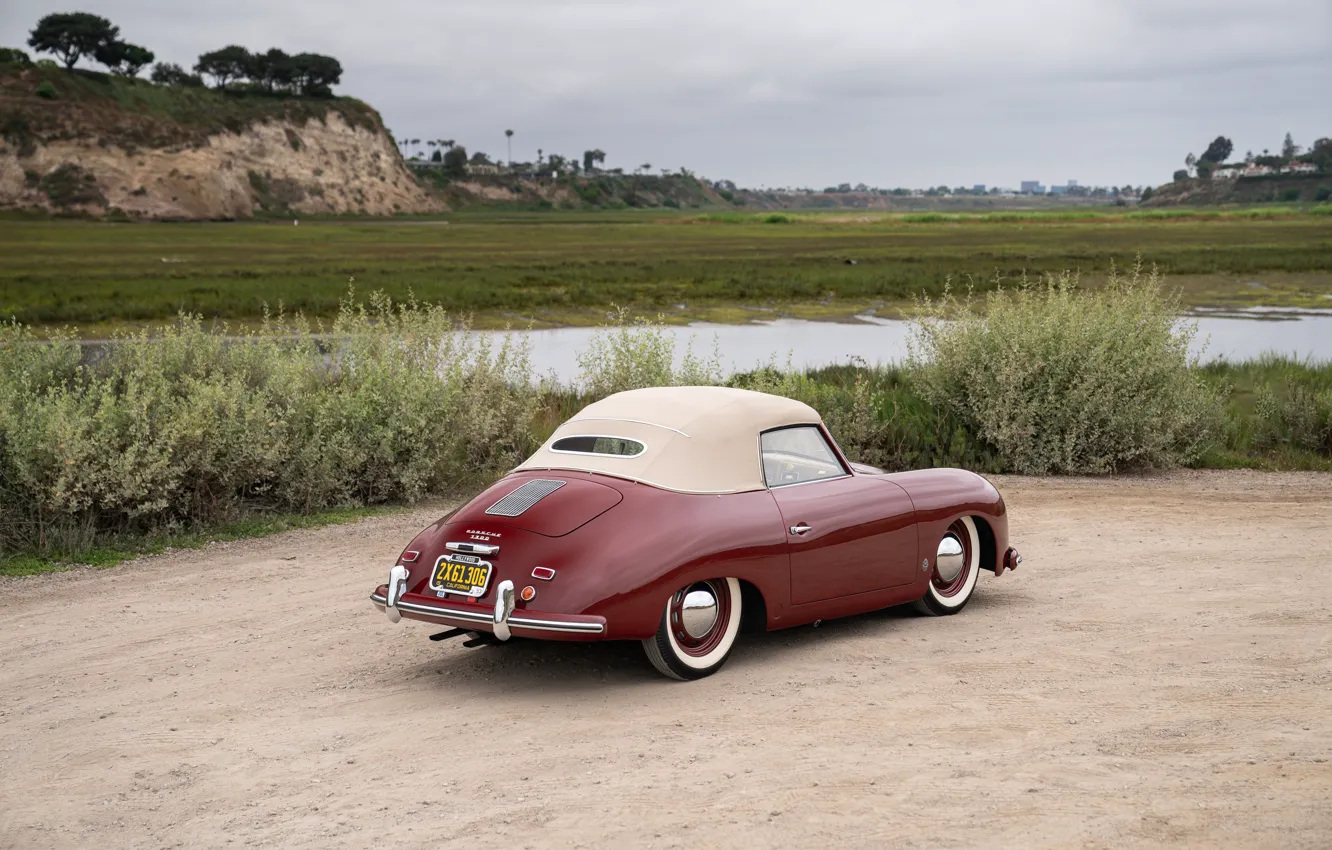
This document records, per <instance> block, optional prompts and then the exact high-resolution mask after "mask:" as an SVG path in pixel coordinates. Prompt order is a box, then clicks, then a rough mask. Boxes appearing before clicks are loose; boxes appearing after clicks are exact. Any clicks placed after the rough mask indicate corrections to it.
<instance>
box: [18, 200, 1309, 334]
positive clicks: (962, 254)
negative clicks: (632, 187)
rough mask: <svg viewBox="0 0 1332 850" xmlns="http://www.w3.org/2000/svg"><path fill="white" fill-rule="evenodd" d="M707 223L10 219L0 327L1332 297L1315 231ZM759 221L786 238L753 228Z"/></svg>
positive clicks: (1183, 221)
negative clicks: (368, 296) (1157, 291)
mask: <svg viewBox="0 0 1332 850" xmlns="http://www.w3.org/2000/svg"><path fill="white" fill-rule="evenodd" d="M719 215H721V216H723V218H721V219H718V220H716V221H714V220H713V219H712V218H709V217H702V218H700V217H698V216H693V217H688V216H683V215H676V216H671V215H665V216H664V215H662V214H660V213H656V214H646V213H644V212H642V211H632V212H626V213H623V214H617V213H605V212H602V213H569V214H563V213H559V214H554V213H546V214H543V215H537V214H532V215H523V214H498V213H478V214H475V215H471V214H468V215H455V216H452V217H451V218H449V219H448V220H447V221H445V220H402V221H399V220H390V221H377V222H369V221H316V222H307V221H301V223H300V225H299V226H292V224H291V222H290V221H287V222H281V223H277V222H270V223H258V222H244V223H242V222H236V223H194V224H183V223H182V224H108V223H92V222H74V221H33V220H25V219H11V220H6V221H5V222H4V223H3V226H0V317H15V318H17V319H19V320H20V321H22V322H25V323H27V324H31V325H35V326H44V327H52V326H59V325H62V324H77V325H80V326H84V327H85V328H99V329H101V330H100V331H97V332H98V333H102V332H105V330H106V329H107V328H114V327H116V326H117V325H123V324H136V323H152V322H159V321H164V320H166V321H169V320H170V319H171V318H172V317H173V316H175V314H176V313H177V312H178V311H182V310H183V311H186V312H191V313H196V314H199V315H201V316H203V317H204V319H205V320H211V319H223V320H239V321H242V322H245V321H255V320H258V319H259V318H260V317H261V316H262V315H263V311H264V307H265V305H268V306H269V307H270V308H271V309H276V308H277V306H278V305H279V304H281V305H282V306H283V307H284V308H285V309H287V310H289V311H290V310H299V311H301V312H303V313H305V314H306V315H308V316H312V317H329V316H332V315H334V314H335V313H336V312H337V309H338V304H339V301H340V299H341V298H342V296H343V295H344V294H345V292H346V290H347V286H348V284H349V283H351V282H354V285H355V287H356V288H357V289H358V290H360V291H372V290H381V291H384V292H385V293H387V294H388V295H390V296H392V297H394V298H398V299H402V298H406V297H407V296H408V295H409V294H410V293H414V294H415V295H416V296H417V297H419V298H421V299H423V300H425V301H429V302H431V303H436V304H440V305H442V306H443V307H445V308H446V309H448V310H450V311H451V312H455V313H471V314H475V315H476V316H477V317H478V319H479V320H481V321H483V322H484V323H486V324H489V325H491V326H493V325H495V324H503V323H505V322H514V323H516V324H519V325H521V324H523V323H524V322H526V321H528V320H529V319H543V318H550V319H551V320H553V321H556V322H566V321H578V320H580V317H581V321H583V322H587V321H589V320H591V322H592V323H595V321H596V320H597V319H596V317H597V316H604V314H605V312H606V310H607V309H609V307H610V305H613V304H620V305H625V306H627V307H629V308H631V309H632V310H634V311H635V312H639V313H648V314H654V313H656V312H658V311H666V312H670V313H679V314H681V315H686V316H687V315H689V312H690V311H695V310H697V311H707V310H717V309H729V308H730V307H732V306H741V305H743V306H750V307H777V308H781V307H782V306H783V305H790V304H805V305H815V306H817V305H823V306H824V307H831V308H833V309H835V308H836V305H838V304H839V303H844V304H847V305H851V304H854V305H857V306H856V307H855V308H852V307H848V308H847V311H848V312H850V311H851V310H852V309H860V308H861V306H871V307H872V306H874V305H875V304H880V303H882V304H889V305H891V304H899V305H901V304H908V303H910V302H911V301H912V300H914V299H915V298H917V297H919V296H920V295H922V294H923V295H932V296H937V295H939V294H940V293H942V291H943V288H944V286H945V285H946V283H947V282H948V281H949V280H950V279H951V280H952V281H953V282H954V283H955V285H958V286H963V285H974V286H976V287H978V288H981V289H984V288H988V287H991V286H992V285H993V284H994V282H995V281H1016V280H1017V279H1018V277H1019V276H1020V275H1021V273H1022V272H1023V271H1027V272H1029V273H1032V274H1039V273H1043V272H1054V271H1059V270H1062V269H1069V268H1071V269H1076V270H1079V271H1080V272H1081V273H1082V274H1083V276H1084V278H1095V277H1096V276H1098V275H1104V274H1105V273H1106V272H1107V271H1108V269H1109V268H1110V265H1111V263H1112V262H1117V263H1118V264H1119V265H1120V266H1121V267H1123V266H1128V265H1130V264H1131V263H1132V262H1133V260H1134V258H1135V257H1136V256H1138V255H1141V256H1142V257H1143V258H1144V259H1145V260H1146V261H1147V262H1148V263H1151V264H1154V265H1156V266H1157V267H1158V268H1160V269H1161V271H1162V272H1163V273H1165V274H1168V275H1170V276H1172V277H1176V278H1178V277H1181V276H1204V277H1209V276H1210V278H1214V279H1215V280H1216V281H1217V287H1210V286H1204V287H1202V288H1203V289H1207V290H1209V291H1210V290H1211V289H1214V288H1222V287H1230V288H1232V289H1235V290H1240V289H1242V287H1241V283H1240V281H1243V280H1245V279H1248V278H1247V277H1246V276H1251V275H1256V274H1263V273H1275V274H1285V275H1306V276H1308V275H1312V276H1315V277H1316V276H1319V275H1322V276H1324V277H1325V278H1327V279H1325V280H1323V281H1322V285H1323V286H1325V287H1326V286H1327V285H1328V283H1329V282H1332V277H1329V276H1328V275H1327V273H1328V272H1330V271H1332V218H1329V217H1328V216H1326V215H1321V214H1320V215H1307V214H1290V215H1287V214H1286V213H1285V212H1281V213H1280V214H1275V212H1274V211H1272V210H1257V211H1244V210H1237V211H1223V212H1220V213H1215V211H1213V212H1210V213H1209V212H1207V211H1202V212H1199V211H1186V212H1185V213H1183V214H1182V215H1183V216H1184V217H1182V218H1171V216H1174V215H1175V212H1174V211H1155V210H1142V211H1134V212H1130V213H1122V214H1113V213H1098V214H1097V216H1098V217H1093V218H1078V217H1076V216H1078V215H1084V214H1082V213H1067V214H1066V213H1063V212H1056V213H1024V214H1020V215H1021V216H1024V217H1021V218H1013V219H1009V218H1005V216H1008V215H1009V214H1008V213H985V214H977V215H962V214H958V215H957V216H956V217H955V218H954V217H952V214H947V215H948V216H949V218H948V220H945V221H931V222H927V223H909V222H902V221H901V220H900V219H901V218H902V217H898V218H897V219H893V218H891V217H890V218H886V219H882V220H879V219H874V218H873V217H872V216H871V217H869V218H868V220H864V221H862V220H860V219H861V217H859V216H856V217H852V218H848V217H847V216H846V215H845V214H840V215H833V214H804V213H787V212H783V213H764V214H761V215H759V216H755V215H751V214H740V213H723V214H719ZM930 215H935V214H930ZM940 215H943V214H940ZM774 216H780V217H782V218H783V219H784V220H785V221H784V222H783V223H781V224H767V223H765V222H764V220H763V219H764V218H765V217H774ZM714 223H724V226H710V225H711V224H714ZM851 261H854V264H853V263H852V262H851ZM1312 297H1318V295H1317V294H1316V293H1314V294H1313V295H1312ZM1204 303H1207V302H1204ZM680 305H684V306H683V307H681V306H680Z"/></svg>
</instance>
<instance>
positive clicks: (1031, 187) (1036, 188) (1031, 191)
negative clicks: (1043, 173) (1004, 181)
mask: <svg viewBox="0 0 1332 850" xmlns="http://www.w3.org/2000/svg"><path fill="white" fill-rule="evenodd" d="M1022 194H1024V195H1044V194H1045V187H1044V186H1042V185H1041V181H1039V180H1023V181H1022Z"/></svg>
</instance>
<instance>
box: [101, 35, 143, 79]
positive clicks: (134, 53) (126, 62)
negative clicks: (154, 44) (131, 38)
mask: <svg viewBox="0 0 1332 850" xmlns="http://www.w3.org/2000/svg"><path fill="white" fill-rule="evenodd" d="M93 56H94V57H95V58H96V59H97V61H98V62H101V63H102V64H103V65H105V66H106V67H108V68H110V69H111V73H113V74H115V75H116V76H119V77H137V76H139V72H140V71H142V70H143V69H144V68H146V67H148V66H149V65H151V64H153V59H155V58H156V57H155V56H153V51H151V50H149V49H148V48H146V47H140V46H139V45H137V44H129V43H128V42H124V41H112V42H108V43H106V44H103V45H101V46H100V47H98V48H97V49H96V50H95V51H93Z"/></svg>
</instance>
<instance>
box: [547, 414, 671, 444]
mask: <svg viewBox="0 0 1332 850" xmlns="http://www.w3.org/2000/svg"><path fill="white" fill-rule="evenodd" d="M569 422H630V423H633V424H634V425H648V426H651V427H653V428H665V429H666V430H667V431H674V432H675V433H677V434H679V435H680V436H681V437H688V436H689V435H688V434H686V433H685V432H684V431H681V430H680V429H679V428H672V427H671V426H669V425H658V424H657V423H656V422H647V421H645V420H643V419H616V418H615V417H612V416H586V417H583V418H581V419H570V420H569ZM566 424H567V423H566ZM570 436H578V435H576V434H573V435H570ZM621 439H633V438H632V437H622V438H621Z"/></svg>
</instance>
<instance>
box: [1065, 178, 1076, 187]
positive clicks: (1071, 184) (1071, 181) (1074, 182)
mask: <svg viewBox="0 0 1332 850" xmlns="http://www.w3.org/2000/svg"><path fill="white" fill-rule="evenodd" d="M1066 185H1067V186H1068V188H1070V189H1076V188H1078V181H1076V180H1070V181H1068V183H1067V184H1066Z"/></svg>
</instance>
